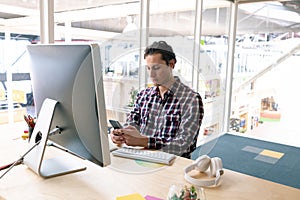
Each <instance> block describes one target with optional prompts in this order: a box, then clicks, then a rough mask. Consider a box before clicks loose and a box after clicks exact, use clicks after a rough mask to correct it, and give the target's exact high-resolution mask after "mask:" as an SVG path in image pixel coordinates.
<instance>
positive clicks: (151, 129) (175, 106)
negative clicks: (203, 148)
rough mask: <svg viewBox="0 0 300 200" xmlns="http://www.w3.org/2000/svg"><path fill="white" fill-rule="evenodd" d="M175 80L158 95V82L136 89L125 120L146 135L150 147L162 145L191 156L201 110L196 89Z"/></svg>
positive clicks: (163, 148)
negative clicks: (134, 99)
mask: <svg viewBox="0 0 300 200" xmlns="http://www.w3.org/2000/svg"><path fill="white" fill-rule="evenodd" d="M175 80H176V81H175V83H174V84H173V85H172V86H171V87H170V88H169V90H168V91H167V92H166V93H165V94H164V99H162V98H161V96H160V94H159V90H158V87H157V86H153V87H150V88H146V89H144V90H142V91H141V92H139V94H138V95H137V99H136V102H135V106H134V110H133V111H131V112H130V114H129V115H128V117H127V123H128V124H130V125H133V126H135V127H136V128H137V129H138V130H139V131H140V132H141V134H142V135H145V136H147V137H148V148H149V149H161V150H163V151H166V152H169V153H173V154H176V155H179V156H183V157H187V158H190V154H191V152H193V151H194V149H195V148H196V143H197V137H198V134H199V129H200V126H201V123H202V119H203V115H204V110H203V102H202V99H201V96H200V94H199V93H196V92H194V91H193V90H192V89H190V88H189V87H187V86H186V85H184V84H183V83H181V81H180V80H179V78H178V77H175Z"/></svg>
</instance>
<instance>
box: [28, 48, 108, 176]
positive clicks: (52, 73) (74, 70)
mask: <svg viewBox="0 0 300 200" xmlns="http://www.w3.org/2000/svg"><path fill="white" fill-rule="evenodd" d="M27 50H28V54H29V58H30V62H31V63H30V67H31V80H32V89H33V97H34V103H35V108H36V111H37V113H38V114H37V123H36V126H35V128H34V131H33V133H32V136H31V138H30V141H29V143H30V146H31V147H33V146H34V145H36V142H37V137H38V136H41V138H39V139H38V140H40V141H41V142H40V144H38V145H36V147H35V148H33V150H32V151H31V152H30V153H29V154H28V155H26V156H25V158H24V163H25V164H26V165H28V166H29V167H30V168H31V169H33V170H34V171H35V172H36V173H38V174H39V175H41V176H43V177H51V176H56V175H61V174H65V173H70V172H74V171H79V170H84V169H85V167H84V166H80V164H79V166H78V167H74V166H70V165H72V164H70V163H71V158H66V159H65V158H63V159H58V160H55V161H51V164H49V163H47V162H48V161H47V162H46V161H45V160H44V161H43V155H44V151H45V148H46V146H47V145H46V144H47V142H49V140H50V141H52V142H54V143H55V144H58V145H60V146H62V147H64V148H66V149H67V150H68V151H70V152H73V153H75V154H77V155H78V156H80V157H83V158H85V159H87V160H89V161H92V162H94V163H95V164H97V165H100V166H106V165H109V164H110V151H109V139H108V133H107V117H106V107H105V98H104V89H103V77H102V66H101V59H100V47H99V45H97V44H47V45H45V44H44V45H43V44H41V45H29V46H28V47H27ZM57 127H58V128H59V129H61V130H62V131H61V133H60V134H55V135H53V136H48V133H49V132H50V131H51V130H54V129H55V128H57ZM72 159H73V158H72ZM64 160H65V163H61V162H64ZM73 160H74V159H73ZM75 162H76V161H75ZM47 165H49V166H47ZM58 165H69V166H60V167H61V168H65V167H67V168H71V169H67V170H66V171H62V172H50V171H51V170H52V171H53V169H46V168H53V166H54V168H55V167H57V168H60V167H58ZM58 171H59V170H58Z"/></svg>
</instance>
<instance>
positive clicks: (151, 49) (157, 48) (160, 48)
mask: <svg viewBox="0 0 300 200" xmlns="http://www.w3.org/2000/svg"><path fill="white" fill-rule="evenodd" d="M157 53H160V54H161V59H162V60H164V61H166V63H167V65H169V61H170V60H172V59H174V60H175V63H176V62H177V60H176V55H175V53H174V52H173V49H172V47H171V46H170V45H168V44H167V43H166V42H165V41H158V42H153V44H151V45H150V46H148V47H147V48H146V49H145V52H144V59H145V58H146V56H148V55H153V54H157Z"/></svg>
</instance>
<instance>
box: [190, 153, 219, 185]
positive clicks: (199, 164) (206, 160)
mask: <svg viewBox="0 0 300 200" xmlns="http://www.w3.org/2000/svg"><path fill="white" fill-rule="evenodd" d="M208 168H210V176H211V177H214V178H213V179H210V180H201V179H196V178H193V177H191V176H190V175H189V172H190V171H192V170H198V171H199V172H200V173H202V172H205V171H206V170H207V169H208ZM223 173H224V170H223V165H222V160H221V158H219V157H214V158H210V157H209V156H207V155H203V156H200V157H199V158H198V159H196V161H195V162H194V163H193V164H191V165H188V166H187V167H186V168H185V169H184V178H185V180H186V181H188V182H189V183H191V184H193V185H195V186H203V187H208V186H213V185H215V186H216V185H218V184H219V182H220V179H221V175H222V174H223Z"/></svg>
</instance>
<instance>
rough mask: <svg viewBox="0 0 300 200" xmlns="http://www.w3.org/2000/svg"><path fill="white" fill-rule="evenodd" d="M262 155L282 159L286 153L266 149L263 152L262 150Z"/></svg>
mask: <svg viewBox="0 0 300 200" xmlns="http://www.w3.org/2000/svg"><path fill="white" fill-rule="evenodd" d="M260 155H264V156H269V157H272V158H277V159H280V158H281V157H282V156H283V155H284V153H281V152H277V151H271V150H267V149H265V150H263V151H262V152H260Z"/></svg>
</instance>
